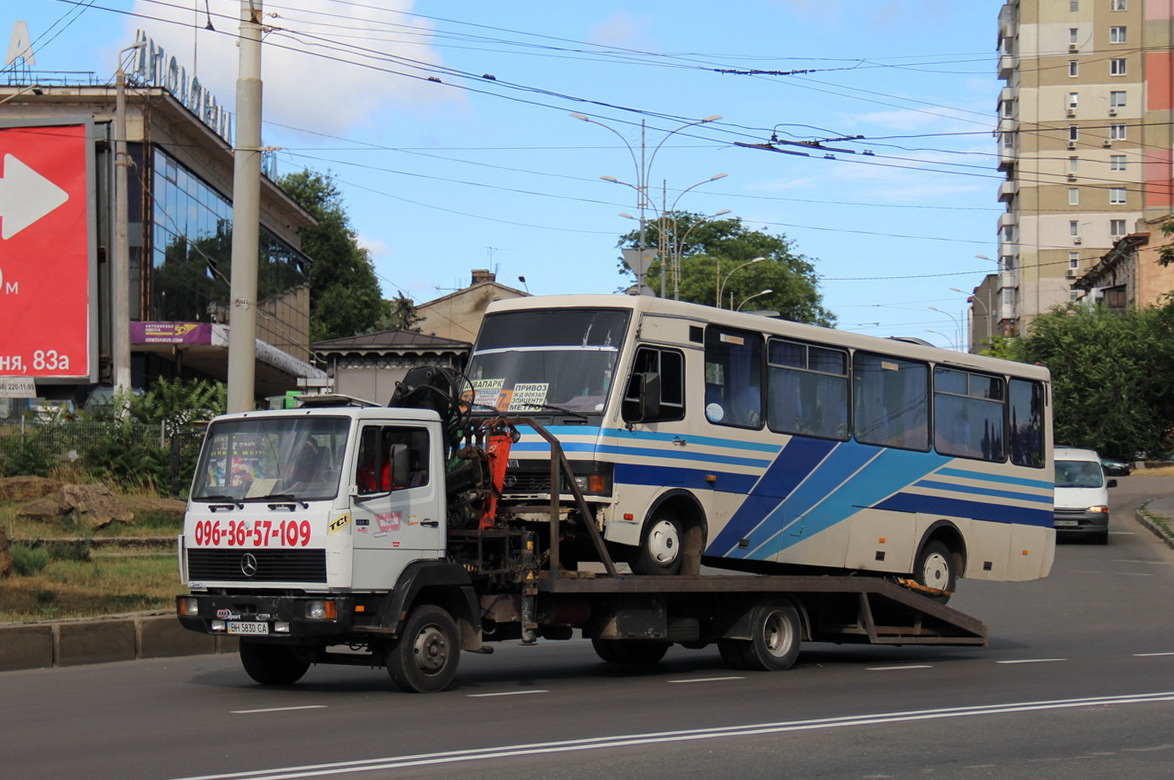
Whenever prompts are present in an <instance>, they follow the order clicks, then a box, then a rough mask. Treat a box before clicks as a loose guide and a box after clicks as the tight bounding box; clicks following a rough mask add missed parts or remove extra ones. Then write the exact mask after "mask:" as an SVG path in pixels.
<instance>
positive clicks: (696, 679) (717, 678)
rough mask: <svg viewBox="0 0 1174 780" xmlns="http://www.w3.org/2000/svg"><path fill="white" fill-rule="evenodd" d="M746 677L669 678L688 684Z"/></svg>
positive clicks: (678, 683)
mask: <svg viewBox="0 0 1174 780" xmlns="http://www.w3.org/2000/svg"><path fill="white" fill-rule="evenodd" d="M745 679H746V678H745V677H735V676H731V677H694V678H692V679H687V680H669V681H668V682H670V683H672V684H673V685H688V684H689V683H703V682H726V681H727V680H745Z"/></svg>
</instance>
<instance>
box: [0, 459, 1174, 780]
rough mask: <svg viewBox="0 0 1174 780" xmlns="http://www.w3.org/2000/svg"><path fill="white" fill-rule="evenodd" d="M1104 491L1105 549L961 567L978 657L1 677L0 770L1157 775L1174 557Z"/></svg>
mask: <svg viewBox="0 0 1174 780" xmlns="http://www.w3.org/2000/svg"><path fill="white" fill-rule="evenodd" d="M1119 482H1120V483H1121V485H1120V487H1119V488H1117V489H1116V490H1115V491H1113V493H1112V496H1113V506H1114V515H1113V520H1112V523H1111V537H1110V544H1109V545H1108V546H1107V547H1101V546H1097V545H1086V544H1061V545H1059V546H1058V548H1057V556H1056V565H1055V568H1054V570H1053V574H1052V576H1051V577H1050V578H1048V579H1047V580H1043V581H1040V582H1034V583H983V582H972V581H967V580H964V581H963V582H962V584H961V587H960V590H959V593H958V594H957V595H956V596H955V599H954V601H952V602H951V604H952V606H956V607H958V608H959V609H961V610H963V611H964V612H968V613H970V614H973V615H975V616H977V617H980V618H981V619H983V620H985V621H986V622H987V624H988V626H989V627H990V633H991V642H990V646H989V647H987V648H973V647H971V648H925V647H897V648H894V647H880V648H870V647H836V646H831V645H811V646H808V647H806V649H805V651H804V652H803V653H802V654H801V655H800V658H799V662H798V664H797V666H796V668H795V669H793V670H791V671H789V672H785V673H775V674H768V673H748V672H731V671H730V670H727V669H725V668H724V667H723V666H722V665H721V663H720V661H719V659H718V655H717V652H716V650H714V649H705V650H701V651H689V650H684V649H681V648H674V649H673V650H672V651H670V653H669V655H668V657H667V658H666V660H665V662H664V663H662V664H661V666H660V667H659V668H658V669H657V670H656V671H654V672H651V673H648V672H644V673H638V672H633V671H626V670H618V669H616V668H612V667H608V666H606V665H604V664H603V663H601V662H600V661H598V659H596V657H595V655H594V653H593V652H592V651H591V648H590V646H589V644H587V643H585V642H582V641H570V642H552V643H546V644H544V645H543V646H540V647H533V648H527V647H521V646H518V645H515V644H506V645H503V646H501V647H499V648H498V651H497V652H496V653H495V654H494V655H493V656H489V657H485V656H478V655H469V654H466V655H465V656H464V658H463V659H462V666H461V671H460V673H459V675H458V678H457V685H456V687H455V688H454V689H452V690H450V691H447V692H445V693H442V694H436V695H430V696H420V695H409V694H402V693H398V692H395V691H394V690H393V689H392V688H391V687H390V684H389V683H388V681H387V678H386V675H385V674H384V673H383V671H382V670H371V669H363V668H351V667H320V668H319V667H315V668H313V669H311V670H310V672H309V673H308V674H307V676H306V678H305V680H304V681H303V682H302V683H301V684H299V685H297V686H292V687H289V688H276V689H266V688H261V687H258V686H255V685H253V684H252V683H251V682H250V681H249V679H248V678H247V677H246V676H245V674H244V672H243V671H241V670H240V668H239V665H238V663H237V660H236V658H235V656H222V657H216V656H199V657H193V658H182V659H170V660H157V661H139V662H133V663H120V664H106V665H100V666H89V667H72V668H62V669H46V670H32V671H21V672H9V673H5V674H0V705H2V706H3V712H4V719H3V726H2V727H0V776H3V777H14V778H16V777H19V778H30V779H31V778H65V777H86V778H132V779H135V780H137V779H138V778H195V777H204V778H235V779H237V780H245V779H246V778H257V779H260V778H264V779H265V780H276V778H293V777H359V778H449V777H453V776H455V775H457V774H458V773H461V774H463V775H465V776H472V774H473V773H476V775H477V776H478V778H506V777H509V778H517V777H521V776H530V777H541V778H587V777H592V778H599V777H608V776H620V777H642V778H643V777H649V778H661V777H665V778H667V777H673V778H692V777H696V778H724V777H731V778H732V777H739V778H741V777H748V776H754V775H758V776H764V777H765V776H771V777H780V776H782V777H795V778H861V779H862V780H863V779H867V780H875V779H877V778H913V777H917V778H924V777H939V778H946V777H948V778H951V779H953V778H964V779H969V778H976V779H978V778H1033V779H1034V778H1066V779H1068V778H1103V777H1105V776H1107V775H1109V774H1110V773H1111V774H1112V776H1113V777H1114V780H1132V779H1134V778H1169V777H1172V776H1174V733H1171V730H1170V728H1169V724H1170V723H1172V722H1174V609H1172V605H1174V551H1171V550H1170V549H1169V548H1167V547H1165V546H1164V545H1162V544H1160V543H1159V542H1158V540H1157V539H1156V538H1154V537H1153V535H1152V534H1150V533H1149V532H1148V531H1146V530H1145V529H1143V528H1142V527H1141V526H1139V525H1137V524H1136V523H1135V522H1134V521H1133V519H1132V508H1135V507H1136V506H1137V504H1138V503H1140V502H1141V501H1144V500H1145V499H1146V498H1147V497H1148V496H1150V495H1153V494H1155V493H1157V492H1170V491H1174V478H1153V477H1129V478H1122V479H1120V480H1119Z"/></svg>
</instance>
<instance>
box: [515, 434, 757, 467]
mask: <svg viewBox="0 0 1174 780" xmlns="http://www.w3.org/2000/svg"><path fill="white" fill-rule="evenodd" d="M562 447H563V452H591V453H597V454H604V453H606V454H609V455H627V456H630V457H636V458H667V459H669V460H691V461H704V462H705V463H714V464H717V463H720V464H722V465H726V466H745V467H747V468H757V469H764V468H766V467H767V466H769V465H770V461H769V460H766V459H764V458H740V457H736V456H734V455H717V454H713V453H702V452H689V451H688V450H685V449H681V448H679V447H674V448H671V449H670V448H668V447H666V448H664V449H659V448H658V449H653V448H651V447H621V446H618V445H614V444H597V443H596V442H574V441H571V442H563V445H562ZM549 451H550V446H549V445H548V444H547V443H546V442H531V443H518V444H515V445H514V446H513V447H512V448H510V452H542V453H546V452H549Z"/></svg>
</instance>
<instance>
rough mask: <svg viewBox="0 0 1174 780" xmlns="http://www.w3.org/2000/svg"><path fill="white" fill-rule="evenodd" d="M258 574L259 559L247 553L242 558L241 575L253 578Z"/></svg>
mask: <svg viewBox="0 0 1174 780" xmlns="http://www.w3.org/2000/svg"><path fill="white" fill-rule="evenodd" d="M256 573H257V557H256V556H255V555H253V554H252V553H245V554H244V555H242V556H241V574H243V575H245V576H246V577H252V576H253V575H254V574H256Z"/></svg>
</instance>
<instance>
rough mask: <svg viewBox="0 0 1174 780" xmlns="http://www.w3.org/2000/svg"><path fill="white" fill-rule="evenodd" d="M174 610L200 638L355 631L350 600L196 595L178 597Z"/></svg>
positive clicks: (334, 634)
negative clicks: (208, 636)
mask: <svg viewBox="0 0 1174 780" xmlns="http://www.w3.org/2000/svg"><path fill="white" fill-rule="evenodd" d="M327 602H329V604H330V606H329V607H327V606H326V603H327ZM175 606H176V615H177V616H178V617H179V622H180V624H181V625H183V627H184V628H187V629H190V630H192V631H196V632H199V633H201V634H212V635H214V636H240V637H250V638H261V637H264V638H269V639H279V640H280V639H283V638H290V639H309V638H327V637H337V636H340V635H345V634H347V633H349V632H350V631H351V628H352V625H353V616H354V609H353V606H354V605H353V604H352V603H351V599H349V598H345V597H335V596H331V597H316V598H315V597H311V596H246V595H215V594H209V593H193V594H191V595H182V596H176V599H175ZM312 615H324V616H322V617H311V616H312ZM331 615H332V616H331Z"/></svg>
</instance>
